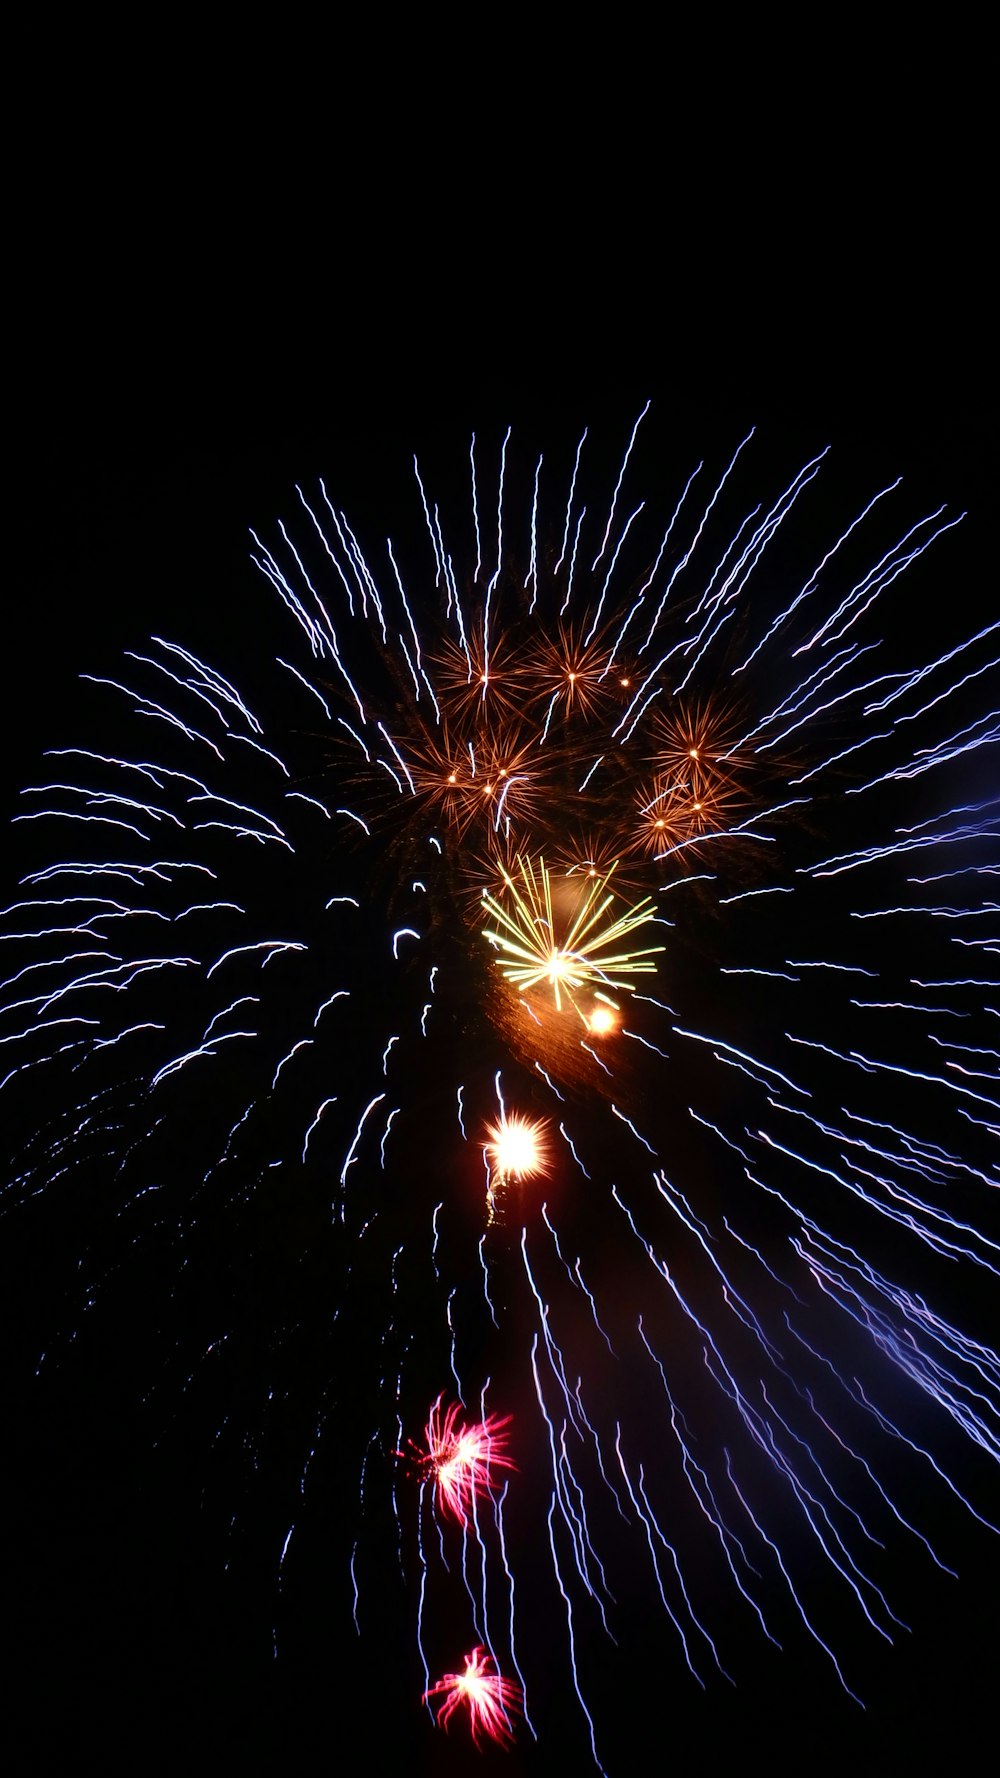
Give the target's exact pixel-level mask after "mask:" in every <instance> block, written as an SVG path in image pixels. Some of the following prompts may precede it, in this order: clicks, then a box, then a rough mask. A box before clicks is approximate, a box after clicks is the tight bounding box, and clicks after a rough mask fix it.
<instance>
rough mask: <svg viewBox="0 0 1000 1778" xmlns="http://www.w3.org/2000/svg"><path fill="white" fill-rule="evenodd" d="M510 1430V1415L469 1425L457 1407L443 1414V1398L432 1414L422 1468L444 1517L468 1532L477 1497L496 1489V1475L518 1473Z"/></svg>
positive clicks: (439, 1398) (433, 1408)
mask: <svg viewBox="0 0 1000 1778" xmlns="http://www.w3.org/2000/svg"><path fill="white" fill-rule="evenodd" d="M509 1424H510V1416H509V1415H507V1416H506V1417H504V1418H501V1417H499V1416H498V1415H496V1414H491V1415H489V1416H488V1417H487V1419H485V1420H482V1421H478V1422H475V1423H472V1424H469V1425H466V1424H464V1422H463V1420H462V1410H461V1408H460V1407H459V1406H457V1405H456V1404H455V1403H452V1405H451V1406H450V1407H449V1408H446V1409H442V1406H441V1397H440V1396H439V1397H438V1399H437V1401H436V1402H435V1403H434V1406H433V1407H432V1409H431V1411H430V1416H429V1418H428V1421H427V1432H426V1450H425V1452H424V1454H423V1456H422V1458H421V1462H422V1464H423V1465H424V1466H425V1467H426V1468H427V1469H428V1470H429V1472H430V1474H431V1475H432V1476H433V1478H434V1488H435V1493H436V1497H437V1500H438V1503H439V1505H440V1507H441V1511H442V1512H443V1513H445V1514H446V1515H447V1516H448V1517H450V1518H452V1519H457V1520H458V1522H459V1524H461V1525H463V1526H464V1525H466V1524H467V1523H468V1518H469V1512H470V1510H471V1507H472V1502H473V1499H474V1497H477V1496H478V1497H482V1496H483V1495H486V1494H489V1493H490V1491H491V1489H492V1488H493V1487H494V1485H495V1481H496V1471H498V1470H502V1469H512V1468H513V1467H514V1465H513V1462H512V1459H511V1458H510V1457H509V1456H508V1455H507V1451H506V1443H507V1430H506V1429H507V1427H508V1425H509Z"/></svg>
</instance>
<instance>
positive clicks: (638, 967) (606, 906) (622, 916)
mask: <svg viewBox="0 0 1000 1778" xmlns="http://www.w3.org/2000/svg"><path fill="white" fill-rule="evenodd" d="M614 868H615V867H614V865H612V866H611V869H610V870H607V871H605V872H604V873H603V874H602V875H601V876H599V877H596V878H593V879H588V878H583V879H581V878H579V877H577V878H572V879H571V878H567V877H552V876H551V875H550V873H549V871H548V870H547V868H546V866H545V862H544V860H543V859H541V858H539V859H531V858H518V859H516V860H515V864H514V868H513V870H511V871H507V870H503V869H501V875H502V878H503V885H504V891H505V894H504V897H503V899H502V900H500V899H497V897H495V896H492V895H488V894H487V895H484V896H483V907H484V908H485V910H486V912H487V914H488V915H489V916H490V919H491V922H492V924H491V925H489V926H487V927H486V928H485V929H484V937H485V938H486V940H487V942H488V943H489V944H491V945H492V946H493V948H494V950H495V951H496V952H497V953H498V956H497V964H498V967H499V969H500V971H501V974H502V975H503V976H504V977H505V978H506V980H507V981H509V982H510V983H511V984H512V985H513V986H514V987H516V988H517V989H518V990H519V991H520V992H521V993H525V992H528V991H530V990H531V989H532V988H537V987H539V986H543V985H545V986H548V987H551V989H552V993H553V997H554V999H555V1003H556V1009H557V1011H560V1012H561V1011H562V1006H563V996H564V995H565V996H566V998H567V999H568V1000H569V1001H570V1002H571V1004H572V1005H573V1006H574V1007H576V1008H577V1011H580V1009H579V1007H578V1005H577V998H576V997H577V995H578V994H579V993H580V992H581V991H582V990H583V989H585V988H598V987H617V988H630V987H631V985H632V982H631V978H632V977H633V976H636V975H648V974H650V973H652V972H654V971H655V969H656V963H655V962H654V958H655V956H656V955H657V953H658V952H660V951H662V950H663V946H662V945H647V946H645V947H644V948H643V949H640V950H637V949H636V948H635V946H634V945H633V944H632V943H631V942H630V941H631V939H632V938H633V935H634V934H635V933H636V932H638V931H640V930H641V928H642V927H644V926H647V925H648V924H649V922H650V921H651V920H654V919H655V918H656V910H655V908H654V906H653V903H652V902H651V901H649V900H648V899H647V900H645V901H640V902H638V903H636V904H635V905H634V906H632V907H628V906H625V908H624V912H622V913H616V912H615V909H616V906H618V905H621V904H619V903H618V901H617V897H616V896H615V895H614V894H613V893H612V891H611V890H610V889H609V887H608V883H609V880H610V878H611V876H612V874H613V872H614ZM580 1016H581V1018H584V1020H585V1022H586V1016H585V1015H584V1014H583V1013H582V1012H581V1014H580Z"/></svg>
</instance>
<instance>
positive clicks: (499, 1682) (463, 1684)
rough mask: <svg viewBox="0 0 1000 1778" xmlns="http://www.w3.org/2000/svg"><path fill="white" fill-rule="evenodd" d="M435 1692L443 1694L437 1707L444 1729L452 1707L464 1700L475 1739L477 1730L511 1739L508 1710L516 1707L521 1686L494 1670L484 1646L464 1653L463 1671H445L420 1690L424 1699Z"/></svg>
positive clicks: (477, 1735)
mask: <svg viewBox="0 0 1000 1778" xmlns="http://www.w3.org/2000/svg"><path fill="white" fill-rule="evenodd" d="M439 1695H443V1696H444V1703H443V1704H441V1705H439V1706H438V1711H437V1721H438V1724H439V1726H440V1727H442V1728H445V1729H446V1728H447V1727H448V1724H449V1723H450V1721H451V1719H452V1717H453V1716H454V1714H455V1712H456V1710H460V1709H461V1707H462V1706H463V1704H464V1705H465V1706H466V1708H467V1709H468V1712H469V1726H470V1728H471V1730H472V1739H473V1740H474V1741H478V1740H479V1737H480V1735H481V1734H484V1735H489V1737H490V1739H491V1740H493V1741H500V1742H510V1741H512V1740H513V1739H514V1735H513V1730H512V1728H511V1723H510V1712H511V1711H512V1710H519V1709H520V1705H521V1688H520V1686H519V1685H515V1683H514V1681H513V1680H512V1679H504V1677H503V1675H502V1674H501V1673H500V1672H498V1671H497V1667H496V1662H495V1661H494V1660H493V1657H492V1655H489V1654H487V1652H486V1650H485V1649H484V1648H474V1649H473V1650H472V1653H471V1654H469V1655H466V1657H465V1672H464V1673H446V1674H445V1676H444V1678H443V1679H439V1680H438V1682H437V1685H432V1686H431V1688H430V1690H429V1691H427V1692H425V1693H424V1703H425V1704H426V1702H427V1700H428V1698H435V1697H438V1696H439Z"/></svg>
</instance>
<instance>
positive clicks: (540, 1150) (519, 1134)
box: [486, 1116, 546, 1179]
mask: <svg viewBox="0 0 1000 1778" xmlns="http://www.w3.org/2000/svg"><path fill="white" fill-rule="evenodd" d="M544 1132H545V1126H544V1124H542V1123H533V1122H532V1121H531V1120H530V1119H529V1118H525V1117H507V1116H503V1117H501V1118H500V1120H499V1122H498V1123H495V1124H491V1125H490V1126H489V1129H488V1130H487V1135H488V1136H489V1138H490V1140H489V1141H488V1143H487V1144H486V1155H487V1158H488V1160H489V1162H490V1166H491V1168H492V1169H493V1171H494V1173H497V1174H499V1175H500V1176H501V1177H502V1178H504V1179H532V1178H533V1177H534V1176H535V1174H537V1173H544V1171H545V1166H546V1154H545V1140H544Z"/></svg>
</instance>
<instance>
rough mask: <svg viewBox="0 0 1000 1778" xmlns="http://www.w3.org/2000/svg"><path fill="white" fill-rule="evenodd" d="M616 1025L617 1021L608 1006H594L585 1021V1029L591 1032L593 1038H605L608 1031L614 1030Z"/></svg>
mask: <svg viewBox="0 0 1000 1778" xmlns="http://www.w3.org/2000/svg"><path fill="white" fill-rule="evenodd" d="M617 1023H618V1021H617V1019H616V1018H615V1015H614V1012H613V1010H612V1008H611V1007H610V1006H595V1008H594V1010H593V1012H592V1013H591V1015H590V1018H589V1019H588V1021H587V1029H588V1030H589V1031H591V1032H592V1033H593V1035H594V1036H595V1037H606V1036H607V1035H608V1033H609V1032H610V1031H613V1030H614V1029H615V1026H616V1025H617Z"/></svg>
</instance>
